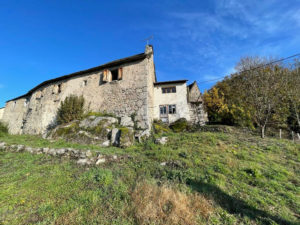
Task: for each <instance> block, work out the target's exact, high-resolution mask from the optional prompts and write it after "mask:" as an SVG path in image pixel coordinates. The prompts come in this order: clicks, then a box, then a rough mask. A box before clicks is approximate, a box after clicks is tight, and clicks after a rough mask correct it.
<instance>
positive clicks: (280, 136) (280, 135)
mask: <svg viewBox="0 0 300 225" xmlns="http://www.w3.org/2000/svg"><path fill="white" fill-rule="evenodd" d="M279 138H280V139H281V129H279Z"/></svg>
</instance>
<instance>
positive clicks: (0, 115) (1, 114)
mask: <svg viewBox="0 0 300 225" xmlns="http://www.w3.org/2000/svg"><path fill="white" fill-rule="evenodd" d="M4 109H5V108H0V120H1V119H2V117H3V113H4Z"/></svg>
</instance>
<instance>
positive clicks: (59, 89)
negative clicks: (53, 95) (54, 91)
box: [58, 84, 61, 93]
mask: <svg viewBox="0 0 300 225" xmlns="http://www.w3.org/2000/svg"><path fill="white" fill-rule="evenodd" d="M58 93H61V84H59V85H58Z"/></svg>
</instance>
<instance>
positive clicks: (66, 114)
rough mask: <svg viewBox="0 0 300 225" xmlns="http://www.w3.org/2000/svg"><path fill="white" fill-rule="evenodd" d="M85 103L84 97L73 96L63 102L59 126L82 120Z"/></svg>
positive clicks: (58, 114) (59, 114)
mask: <svg viewBox="0 0 300 225" xmlns="http://www.w3.org/2000/svg"><path fill="white" fill-rule="evenodd" d="M84 102H85V100H84V98H83V96H80V97H78V96H75V95H71V96H69V97H67V98H66V99H65V100H64V101H63V102H61V105H60V108H59V109H58V112H57V122H58V124H64V123H69V122H71V121H73V120H80V119H82V117H83V114H84Z"/></svg>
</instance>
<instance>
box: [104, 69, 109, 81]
mask: <svg viewBox="0 0 300 225" xmlns="http://www.w3.org/2000/svg"><path fill="white" fill-rule="evenodd" d="M103 81H104V82H108V71H107V70H104V71H103Z"/></svg>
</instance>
